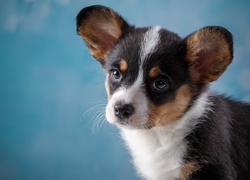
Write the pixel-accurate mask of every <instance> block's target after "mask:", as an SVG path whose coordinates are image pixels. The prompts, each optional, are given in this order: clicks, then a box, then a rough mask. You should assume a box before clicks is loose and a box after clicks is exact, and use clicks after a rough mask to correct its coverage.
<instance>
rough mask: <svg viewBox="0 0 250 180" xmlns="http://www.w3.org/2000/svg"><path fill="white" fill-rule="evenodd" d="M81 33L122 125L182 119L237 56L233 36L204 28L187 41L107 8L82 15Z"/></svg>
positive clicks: (110, 110)
mask: <svg viewBox="0 0 250 180" xmlns="http://www.w3.org/2000/svg"><path fill="white" fill-rule="evenodd" d="M76 20H77V33H78V34H79V35H80V36H82V38H83V39H84V40H85V42H86V45H87V46H88V48H89V51H90V53H91V54H92V55H93V56H94V57H95V58H96V59H97V60H98V61H99V62H100V63H101V64H102V67H103V68H104V70H105V72H106V90H107V94H108V99H109V102H108V104H107V108H106V117H107V120H108V121H109V122H110V123H114V124H116V125H118V126H119V127H130V128H139V129H141V128H144V129H147V128H151V127H154V126H163V125H166V124H168V123H171V122H174V121H176V120H178V119H179V118H180V117H182V116H183V114H185V112H186V111H187V110H188V109H189V107H190V106H191V105H192V103H193V101H194V99H195V98H196V97H197V96H198V95H199V94H200V93H202V91H203V90H204V88H205V87H206V85H207V84H208V83H209V82H211V81H214V80H216V79H217V78H218V77H219V76H220V75H221V74H222V73H223V72H224V71H225V69H226V68H227V66H228V65H229V64H230V63H231V61H232V58H233V40H232V35H231V33H230V32H228V31H227V30H226V29H225V28H223V27H218V26H208V27H204V28H202V29H200V30H198V31H196V32H194V33H192V34H190V35H188V36H187V37H186V38H184V39H182V38H180V37H179V36H178V35H177V34H175V33H173V32H170V31H168V30H166V29H162V28H160V27H158V26H155V27H145V28H136V27H134V26H131V25H129V24H128V23H127V22H126V21H125V20H124V19H123V18H122V17H121V16H120V15H119V14H117V13H116V12H114V11H113V10H112V9H109V8H107V7H104V6H90V7H86V8H84V9H82V10H81V11H80V12H79V14H78V15H77V18H76Z"/></svg>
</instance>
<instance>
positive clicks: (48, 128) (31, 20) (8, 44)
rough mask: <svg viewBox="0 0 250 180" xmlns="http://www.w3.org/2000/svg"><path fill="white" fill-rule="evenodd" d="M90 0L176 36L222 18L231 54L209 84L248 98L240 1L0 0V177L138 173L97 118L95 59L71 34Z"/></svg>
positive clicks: (101, 105) (101, 102) (248, 5)
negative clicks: (230, 39)
mask: <svg viewBox="0 0 250 180" xmlns="http://www.w3.org/2000/svg"><path fill="white" fill-rule="evenodd" d="M93 4H101V5H105V6H109V7H111V8H113V9H115V10H116V11H117V12H119V13H120V14H121V15H122V16H123V17H124V18H125V19H127V20H128V22H130V23H131V24H135V25H137V26H149V25H160V26H162V27H164V28H167V29H169V30H172V31H175V32H176V33H178V34H179V35H180V36H182V37H185V36H186V35H188V34H190V33H191V32H193V31H195V30H197V29H199V28H201V27H203V26H206V25H220V26H224V27H226V28H227V29H228V30H230V31H231V32H232V33H233V36H234V42H235V46H234V49H235V54H234V60H233V63H232V64H231V65H230V67H229V68H228V69H227V71H226V72H225V73H224V74H223V76H222V77H221V78H220V79H219V80H218V81H216V82H214V83H212V88H213V89H215V90H216V91H219V92H221V93H226V94H228V95H232V96H233V97H234V98H236V99H239V100H246V101H250V80H249V79H250V60H249V57H250V21H249V18H250V1H234V0H220V1H216V0H212V1H210V0H204V1H199V0H191V1H186V0H178V1H166V0H156V1H150V0H137V1H135V0H119V1H118V0H116V1H105V0H8V1H7V0H0V179H11V180H12V179H13V180H20V179H21V180H22V179H25V180H27V179H37V180H39V179H41V180H43V179H45V180H50V179H51V180H53V179H55V180H57V179H60V180H61V179H62V180H63V179H65V180H68V179H75V180H78V179H79V180H80V179H81V180H83V179H84V180H133V179H139V178H138V176H137V175H136V172H135V170H134V168H133V165H132V163H131V160H130V159H131V158H130V155H129V153H128V152H127V150H126V148H125V147H124V144H123V142H122V140H121V138H120V135H119V131H118V130H117V128H116V127H114V126H111V125H109V124H108V123H107V122H106V121H105V116H104V114H105V113H104V109H105V103H106V101H107V100H106V93H105V89H104V73H103V71H102V69H101V66H100V65H99V63H98V62H96V61H95V60H94V59H93V58H92V57H91V55H90V54H89V52H88V50H87V47H86V46H85V44H84V42H83V40H82V39H81V38H80V37H79V36H77V35H76V27H75V16H76V14H77V13H78V12H79V11H80V9H82V8H83V7H86V6H89V5H93Z"/></svg>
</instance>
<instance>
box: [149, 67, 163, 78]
mask: <svg viewBox="0 0 250 180" xmlns="http://www.w3.org/2000/svg"><path fill="white" fill-rule="evenodd" d="M160 73H161V70H160V68H159V67H153V68H152V69H150V71H149V77H150V78H155V77H156V76H158V75H159V74H160Z"/></svg>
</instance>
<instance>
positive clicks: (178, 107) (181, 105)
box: [147, 85, 191, 127]
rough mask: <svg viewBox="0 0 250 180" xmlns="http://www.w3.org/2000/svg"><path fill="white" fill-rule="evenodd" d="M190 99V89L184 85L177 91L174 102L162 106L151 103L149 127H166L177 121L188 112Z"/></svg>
mask: <svg viewBox="0 0 250 180" xmlns="http://www.w3.org/2000/svg"><path fill="white" fill-rule="evenodd" d="M190 99H191V92H190V88H189V87H188V86H187V85H184V86H182V87H180V88H179V89H178V90H177V92H176V96H175V99H174V100H172V101H170V102H167V103H166V104H163V105H160V106H155V105H154V104H153V103H152V102H150V103H149V109H150V110H149V111H150V112H149V121H148V123H147V126H148V127H153V126H164V125H166V124H169V123H171V122H174V121H176V120H177V119H178V118H180V117H181V116H182V114H183V113H184V111H185V110H186V108H187V106H188V104H189V101H190Z"/></svg>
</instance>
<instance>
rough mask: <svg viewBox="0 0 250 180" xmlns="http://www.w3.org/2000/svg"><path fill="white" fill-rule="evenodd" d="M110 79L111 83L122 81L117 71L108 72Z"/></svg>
mask: <svg viewBox="0 0 250 180" xmlns="http://www.w3.org/2000/svg"><path fill="white" fill-rule="evenodd" d="M110 77H111V79H112V80H113V81H117V82H118V81H120V80H121V79H122V75H121V73H120V71H119V70H117V69H112V70H111V71H110Z"/></svg>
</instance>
